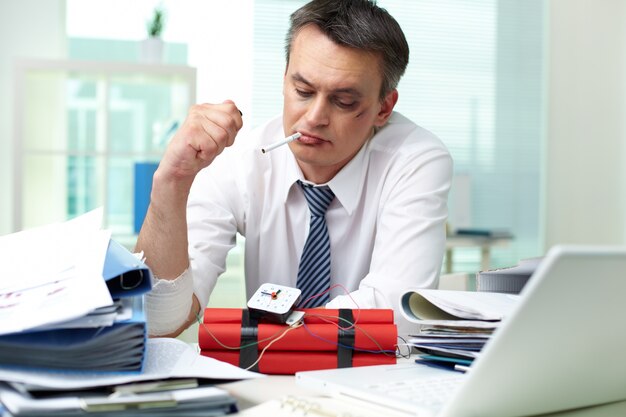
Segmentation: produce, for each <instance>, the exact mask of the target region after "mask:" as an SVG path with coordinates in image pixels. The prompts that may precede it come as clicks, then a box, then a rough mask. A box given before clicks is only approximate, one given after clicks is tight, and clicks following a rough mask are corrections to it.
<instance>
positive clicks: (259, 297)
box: [248, 284, 301, 323]
mask: <svg viewBox="0 0 626 417" xmlns="http://www.w3.org/2000/svg"><path fill="white" fill-rule="evenodd" d="M300 293H301V291H300V290H299V289H298V288H291V287H285V286H283V285H277V284H263V285H261V286H260V287H259V289H258V290H256V292H255V293H254V295H253V296H252V298H250V300H249V301H248V310H250V313H252V314H253V315H254V316H255V317H257V318H263V319H266V320H268V321H273V322H276V323H285V322H287V319H288V318H289V315H290V314H291V312H292V311H293V309H294V308H295V307H296V304H297V303H298V301H299V300H300Z"/></svg>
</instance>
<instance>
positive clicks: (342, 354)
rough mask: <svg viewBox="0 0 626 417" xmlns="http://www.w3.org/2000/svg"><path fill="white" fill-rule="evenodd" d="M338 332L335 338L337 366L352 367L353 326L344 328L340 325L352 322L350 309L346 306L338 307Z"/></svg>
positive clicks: (350, 324)
mask: <svg viewBox="0 0 626 417" xmlns="http://www.w3.org/2000/svg"><path fill="white" fill-rule="evenodd" d="M339 317H340V318H341V319H340V320H339V333H338V334H337V340H338V342H339V346H338V348H337V368H351V367H352V353H353V352H354V332H355V328H354V327H353V328H351V329H350V330H344V329H342V327H350V326H352V324H353V323H354V318H353V316H352V310H350V309H347V308H340V309H339Z"/></svg>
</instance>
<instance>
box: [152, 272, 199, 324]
mask: <svg viewBox="0 0 626 417" xmlns="http://www.w3.org/2000/svg"><path fill="white" fill-rule="evenodd" d="M192 299H193V277H192V274H191V271H190V270H189V269H185V271H184V272H183V273H182V274H180V275H179V276H178V277H176V279H173V280H167V279H159V278H157V277H154V280H153V282H152V291H150V292H149V293H148V294H146V297H145V305H144V306H145V311H146V321H147V325H148V334H149V335H151V336H160V335H166V334H170V333H172V332H174V331H176V330H178V329H179V328H180V327H181V326H182V325H183V324H184V323H185V322H186V321H187V318H188V317H189V312H190V311H191V305H192Z"/></svg>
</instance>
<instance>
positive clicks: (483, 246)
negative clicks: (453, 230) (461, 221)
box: [445, 234, 513, 274]
mask: <svg viewBox="0 0 626 417" xmlns="http://www.w3.org/2000/svg"><path fill="white" fill-rule="evenodd" d="M511 240H513V236H510V235H505V236H497V235H496V236H480V235H466V234H463V235H458V234H452V235H448V236H447V237H446V265H445V272H446V273H447V274H449V273H451V272H452V265H453V252H454V249H456V248H471V247H474V248H475V247H478V248H480V270H481V271H486V270H488V269H489V268H490V267H491V266H490V265H491V248H493V247H496V246H506V245H508V244H509V242H510V241H511Z"/></svg>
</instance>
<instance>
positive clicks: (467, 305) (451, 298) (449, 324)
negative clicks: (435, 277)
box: [401, 289, 518, 365]
mask: <svg viewBox="0 0 626 417" xmlns="http://www.w3.org/2000/svg"><path fill="white" fill-rule="evenodd" d="M517 299H518V296H516V295H511V294H500V293H484V292H481V293H479V292H472V291H445V290H429V289H417V290H411V291H407V292H406V293H405V294H404V295H403V296H402V298H401V305H402V313H403V315H404V316H405V317H406V319H407V320H409V321H411V322H413V323H417V324H419V326H418V331H417V332H416V333H415V334H414V335H411V336H412V337H411V338H410V339H409V341H408V343H409V345H411V346H413V347H414V348H416V349H417V350H419V351H420V352H422V353H423V355H422V358H423V359H426V360H434V361H440V362H448V363H452V364H455V363H456V364H462V365H469V364H471V363H472V361H473V360H474V359H475V358H476V357H478V355H479V353H480V351H481V350H482V348H483V346H484V345H485V343H487V341H488V340H489V338H490V336H491V334H492V333H493V331H494V330H495V329H496V328H497V327H498V325H499V324H500V322H501V320H502V319H504V318H505V317H506V316H507V315H508V314H510V313H511V311H512V310H513V308H515V305H516V302H517Z"/></svg>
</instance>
